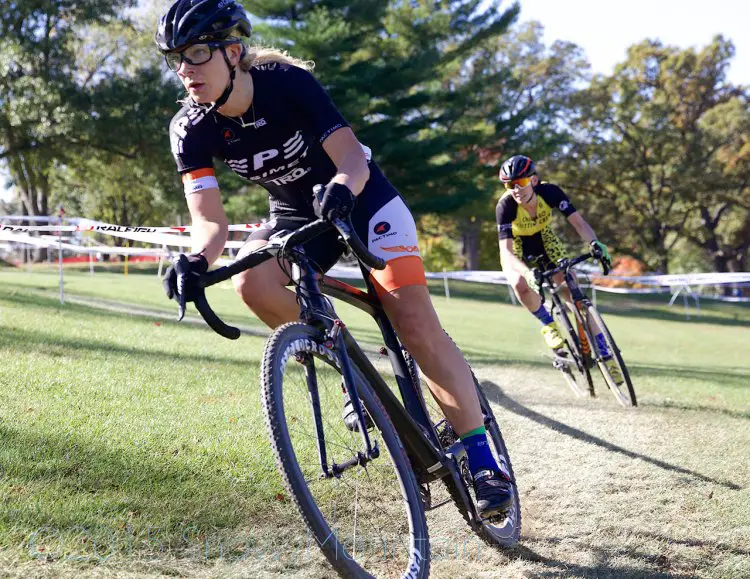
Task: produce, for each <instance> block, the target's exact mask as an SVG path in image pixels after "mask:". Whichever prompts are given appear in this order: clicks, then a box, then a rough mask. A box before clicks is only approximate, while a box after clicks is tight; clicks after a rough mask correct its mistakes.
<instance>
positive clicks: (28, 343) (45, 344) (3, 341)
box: [0, 328, 250, 368]
mask: <svg viewBox="0 0 750 579" xmlns="http://www.w3.org/2000/svg"><path fill="white" fill-rule="evenodd" d="M5 345H8V346H13V347H15V348H20V349H24V350H26V351H34V350H39V351H42V352H49V355H50V356H55V357H60V356H64V355H66V354H68V355H70V356H75V355H76V352H80V351H81V350H87V351H89V352H101V353H102V354H108V353H111V354H114V355H117V356H123V357H128V358H131V359H134V360H138V361H139V363H146V362H147V361H148V360H172V361H174V360H185V361H191V362H201V363H204V364H227V365H230V366H237V367H241V368H244V367H247V366H249V365H250V362H249V361H248V360H241V359H238V358H230V357H227V356H219V355H211V356H205V355H192V354H185V353H182V352H176V351H164V350H162V351H156V350H153V349H145V348H138V347H135V346H122V345H120V344H113V343H108V342H103V341H101V340H84V339H80V338H68V337H64V336H60V335H52V334H46V333H44V332H40V331H35V330H22V329H19V328H4V330H3V332H2V333H1V334H0V347H2V346H5ZM62 350H69V352H64V351H62Z"/></svg>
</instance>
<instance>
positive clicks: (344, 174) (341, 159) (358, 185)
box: [323, 127, 370, 196]
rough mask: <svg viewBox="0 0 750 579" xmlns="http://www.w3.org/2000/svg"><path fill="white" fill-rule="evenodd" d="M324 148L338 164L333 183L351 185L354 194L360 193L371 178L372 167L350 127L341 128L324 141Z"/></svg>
mask: <svg viewBox="0 0 750 579" xmlns="http://www.w3.org/2000/svg"><path fill="white" fill-rule="evenodd" d="M323 149H324V150H325V152H326V153H327V154H328V156H329V157H330V158H331V161H333V163H334V164H335V165H336V169H337V173H336V175H335V176H334V177H333V179H331V182H332V183H341V184H342V185H346V186H347V187H349V189H350V190H351V192H352V193H354V195H355V196H356V195H359V194H360V193H361V192H362V189H364V187H365V183H367V180H368V179H369V178H370V168H369V167H368V166H367V158H366V157H365V152H364V151H363V150H362V145H361V144H360V142H359V141H358V140H357V137H355V136H354V133H353V132H352V130H351V129H350V128H349V127H344V128H341V129H339V130H337V131H335V132H334V133H332V134H331V136H329V137H328V138H327V139H326V140H325V141H323Z"/></svg>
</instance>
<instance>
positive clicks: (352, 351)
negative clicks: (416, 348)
mask: <svg viewBox="0 0 750 579" xmlns="http://www.w3.org/2000/svg"><path fill="white" fill-rule="evenodd" d="M300 261H301V262H302V263H299V264H298V265H299V267H300V270H301V272H304V273H301V275H300V277H299V280H295V281H296V282H297V287H298V294H299V295H300V297H301V298H302V299H301V312H300V318H301V319H302V320H303V321H305V322H306V323H316V322H318V323H323V324H325V325H327V326H329V327H330V324H331V323H332V322H331V321H330V319H328V318H327V316H325V315H321V314H323V312H327V313H328V314H330V313H331V312H330V306H329V305H328V302H327V300H325V299H324V298H323V297H322V296H321V293H324V294H326V295H329V296H331V297H334V298H337V299H340V300H341V301H343V302H346V303H348V304H350V305H352V306H354V307H356V308H358V309H360V310H362V311H364V312H366V313H368V314H369V315H370V316H372V318H373V319H374V320H375V322H376V324H377V325H378V328H379V329H380V332H381V334H382V336H383V340H384V343H385V351H386V353H387V354H388V359H389V361H390V363H391V367H392V368H393V371H394V375H395V378H396V383H397V385H398V388H399V393H400V394H401V398H402V401H399V400H398V398H397V397H396V396H395V395H394V393H393V391H392V390H391V388H390V387H389V386H388V385H387V384H386V382H385V381H384V380H383V378H382V376H381V375H380V373H379V372H378V371H377V370H376V369H375V368H374V366H373V365H372V363H371V362H370V360H369V359H368V358H367V356H366V355H365V353H364V352H363V351H362V349H361V348H360V347H359V345H358V344H357V342H356V340H355V339H354V337H353V336H352V335H351V333H350V332H349V330H348V329H347V328H346V326H344V325H343V324H341V326H340V327H341V330H340V335H341V337H342V339H343V345H344V348H342V349H341V351H340V357H341V359H342V366H343V364H345V363H346V362H344V360H345V359H346V358H347V357H350V358H351V359H352V360H354V361H355V363H356V365H357V367H359V368H360V369H361V370H362V372H363V373H364V378H365V379H366V380H367V381H368V382H369V384H370V385H371V386H372V388H373V390H374V391H375V393H376V394H377V395H378V398H379V399H380V401H381V402H382V404H383V406H384V407H385V409H386V412H387V413H388V415H389V417H390V419H391V421H392V422H393V425H394V427H395V429H396V431H397V432H398V435H399V437H400V438H401V441H402V442H403V443H404V447H405V448H406V452H407V454H408V456H409V458H410V459H411V461H412V466H413V468H414V470H415V472H417V473H418V475H419V476H418V478H419V479H420V480H422V481H423V482H427V481H428V480H434V479H436V478H442V477H443V476H446V475H447V474H448V469H447V468H446V467H445V464H446V463H447V462H451V461H450V460H449V459H448V457H447V456H446V455H445V454H444V453H443V451H442V449H441V447H440V442H439V440H438V437H437V433H436V432H435V430H434V428H433V426H432V423H431V421H430V419H429V415H428V414H427V410H426V408H425V407H424V405H423V403H422V401H421V399H420V397H419V395H418V394H417V393H416V392H415V387H416V386H415V384H413V382H412V380H411V377H410V374H409V370H408V367H407V365H406V360H405V359H404V356H403V353H402V350H401V344H400V342H399V341H398V338H397V337H396V332H395V331H394V329H393V326H392V325H391V323H390V321H389V320H388V317H387V316H386V314H385V312H384V310H383V306H382V304H381V303H380V300H378V299H377V297H375V296H376V295H377V294H376V293H375V289H374V287H373V285H372V282H371V281H370V280H369V279H368V278H367V276H365V282H366V284H367V287H368V290H369V291H368V292H364V291H362V290H360V289H357V288H355V287H353V286H351V285H349V284H346V283H344V282H341V281H339V280H337V279H334V278H331V277H328V276H325V275H320V274H318V273H317V272H315V271H314V270H313V269H312V267H311V266H310V265H309V263H307V260H306V259H305V258H304V257H301V259H300ZM344 352H345V353H344ZM342 370H343V368H342ZM352 394H354V396H356V398H357V399H358V398H359V396H357V395H356V393H353V392H350V396H352ZM352 400H353V399H352ZM355 409H356V408H355Z"/></svg>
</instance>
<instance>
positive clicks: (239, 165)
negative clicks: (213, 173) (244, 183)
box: [225, 159, 247, 173]
mask: <svg viewBox="0 0 750 579" xmlns="http://www.w3.org/2000/svg"><path fill="white" fill-rule="evenodd" d="M225 161H226V163H227V165H229V168H230V169H232V171H234V172H235V173H247V159H225Z"/></svg>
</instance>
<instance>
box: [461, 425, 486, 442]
mask: <svg viewBox="0 0 750 579" xmlns="http://www.w3.org/2000/svg"><path fill="white" fill-rule="evenodd" d="M477 434H487V429H486V428H485V427H484V426H480V427H479V428H475V429H474V430H469V432H467V433H465V434H462V435H460V436H459V438H460V439H461V440H463V439H464V438H469V437H470V436H475V435H477Z"/></svg>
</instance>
